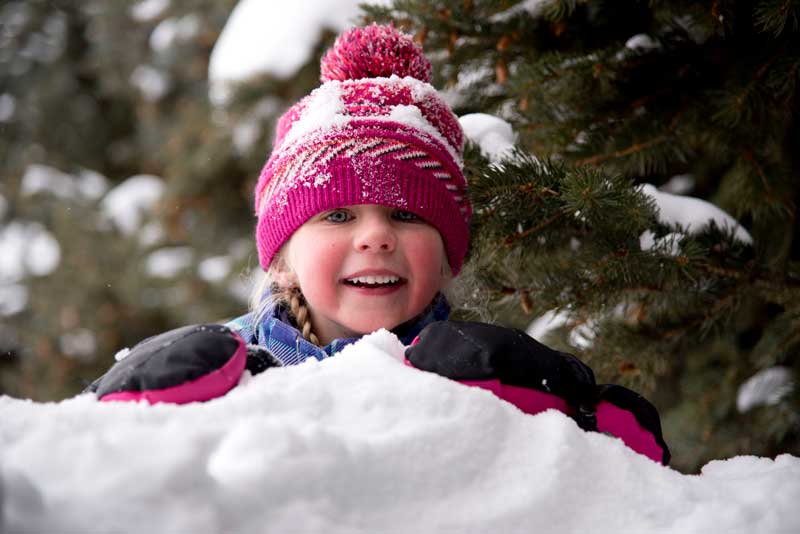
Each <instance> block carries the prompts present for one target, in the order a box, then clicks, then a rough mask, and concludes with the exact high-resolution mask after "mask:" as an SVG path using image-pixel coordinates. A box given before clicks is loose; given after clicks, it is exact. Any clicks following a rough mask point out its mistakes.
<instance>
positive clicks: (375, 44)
mask: <svg viewBox="0 0 800 534" xmlns="http://www.w3.org/2000/svg"><path fill="white" fill-rule="evenodd" d="M320 67H321V75H320V80H321V81H322V82H323V83H325V82H328V81H331V80H338V81H345V80H360V79H362V78H378V77H386V78H388V77H390V76H391V75H393V74H394V75H397V76H400V77H401V78H404V77H406V76H411V77H412V78H416V79H417V80H420V81H423V82H426V83H430V81H431V63H430V61H428V59H427V58H426V57H425V55H424V53H423V52H422V47H420V46H419V45H418V44H417V43H415V42H414V40H413V39H412V38H411V36H410V35H407V34H404V33H401V32H399V31H397V30H396V29H395V28H394V26H391V25H389V26H378V25H377V24H371V25H370V26H367V27H365V28H352V29H350V30H348V31H346V32H344V33H342V34H341V35H340V36H339V37H338V38H337V39H336V42H335V43H334V44H333V47H332V48H331V49H330V50H328V53H327V54H325V57H323V58H322V61H321V62H320Z"/></svg>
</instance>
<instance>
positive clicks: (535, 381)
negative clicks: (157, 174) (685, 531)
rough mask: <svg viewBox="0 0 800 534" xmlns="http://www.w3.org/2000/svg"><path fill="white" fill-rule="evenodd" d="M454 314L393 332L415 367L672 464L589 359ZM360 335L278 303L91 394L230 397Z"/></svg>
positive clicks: (646, 423) (646, 421) (656, 422)
mask: <svg viewBox="0 0 800 534" xmlns="http://www.w3.org/2000/svg"><path fill="white" fill-rule="evenodd" d="M449 311H450V308H449V306H448V304H447V301H446V300H445V299H444V298H443V297H438V298H437V299H435V300H434V303H433V304H432V305H431V306H429V307H428V309H426V310H425V312H423V314H421V315H420V316H419V317H417V318H416V319H414V320H412V321H409V322H408V323H404V324H403V325H400V326H399V327H397V328H395V329H394V330H393V332H394V333H395V334H396V335H397V336H398V338H399V339H400V340H401V341H402V342H403V344H405V345H407V346H408V348H407V350H406V364H407V365H410V366H412V367H415V368H418V369H421V370H425V371H430V372H434V373H437V374H440V375H442V376H445V377H448V378H451V379H453V380H457V381H459V382H461V383H463V384H466V385H468V386H473V387H480V388H483V389H487V390H489V391H491V392H492V393H494V394H495V395H496V396H497V397H499V398H501V399H503V400H506V401H508V402H510V403H511V404H514V405H515V406H516V407H517V408H519V409H520V410H522V411H523V412H525V413H529V414H536V413H539V412H542V411H544V410H547V409H555V410H559V411H561V412H563V413H565V414H567V415H569V416H570V417H572V418H573V419H574V420H575V421H576V423H577V424H578V425H579V426H580V427H581V428H583V429H584V430H588V431H599V432H603V433H606V434H609V435H612V436H616V437H618V438H620V439H622V440H623V442H624V443H625V444H626V445H628V447H630V448H631V449H633V450H635V451H637V452H639V453H640V454H643V455H645V456H647V457H649V458H651V459H653V460H655V461H658V462H661V463H663V464H665V465H666V464H667V463H669V459H670V452H669V448H668V447H667V444H666V443H665V441H664V439H663V436H662V433H661V423H660V419H659V415H658V412H657V411H656V409H655V407H653V405H652V404H650V403H649V402H648V401H647V400H645V399H644V398H643V397H641V396H640V395H638V394H636V393H634V392H633V391H631V390H629V389H626V388H624V387H622V386H618V385H613V384H605V385H597V384H596V383H595V379H594V373H593V372H592V370H591V369H590V368H589V367H588V366H587V365H585V364H584V363H583V362H581V361H580V360H578V359H577V358H575V357H574V356H572V355H570V354H567V353H563V352H558V351H555V350H552V349H550V348H548V347H546V346H544V345H542V344H541V343H539V342H537V341H536V340H534V339H533V338H531V337H529V336H527V335H526V334H525V333H524V332H521V331H519V330H514V329H509V328H503V327H499V326H494V325H488V324H485V323H473V322H459V321H449V320H446V319H447V316H448V314H449ZM357 339H358V338H349V339H337V340H335V341H333V342H332V343H330V344H329V345H328V346H326V347H324V348H320V347H317V346H315V345H313V344H312V343H310V342H308V341H306V340H305V339H304V338H303V337H302V335H301V334H300V332H299V331H298V330H297V329H296V328H295V325H294V324H293V323H292V321H291V319H290V317H289V315H288V312H287V310H286V309H285V308H284V307H281V306H277V307H275V308H273V309H272V310H270V312H269V313H267V314H265V315H264V317H263V318H262V319H261V320H260V321H259V322H258V324H255V321H254V315H253V314H247V315H243V316H241V317H239V318H237V319H234V320H233V321H231V322H229V323H227V324H226V325H195V326H187V327H183V328H179V329H176V330H171V331H169V332H166V333H164V334H161V335H158V336H155V337H152V338H149V339H146V340H144V341H142V342H141V343H139V344H138V345H136V346H135V347H133V349H131V351H130V353H129V355H128V356H126V357H125V358H124V359H122V360H121V361H119V362H117V364H115V365H114V366H113V367H112V368H111V369H110V370H109V371H108V372H107V373H106V374H105V375H103V376H101V377H100V378H98V379H97V380H95V382H93V383H92V384H91V385H90V386H89V388H87V391H91V392H95V393H96V394H97V396H98V398H99V399H100V400H103V401H112V400H128V401H130V400H146V401H148V402H150V403H156V402H172V403H179V404H180V403H187V402H194V401H204V400H209V399H213V398H216V397H219V396H222V395H224V394H225V393H227V392H228V391H229V390H230V389H231V388H233V387H234V386H235V385H236V384H237V383H238V381H239V379H240V377H241V374H242V372H244V370H245V369H247V370H249V371H250V372H251V373H253V374H256V373H260V372H263V371H264V370H266V369H268V368H270V367H276V366H283V365H293V364H297V363H300V362H302V361H305V360H306V359H308V358H312V357H313V358H315V359H317V360H323V359H325V358H330V357H333V356H335V355H336V354H337V353H338V352H339V351H340V350H341V349H342V348H344V347H345V346H347V345H349V344H351V343H353V342H355V341H357Z"/></svg>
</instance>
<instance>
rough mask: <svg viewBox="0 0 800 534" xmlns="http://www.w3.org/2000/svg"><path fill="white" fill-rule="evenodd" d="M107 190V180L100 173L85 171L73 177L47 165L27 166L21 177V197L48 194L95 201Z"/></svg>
mask: <svg viewBox="0 0 800 534" xmlns="http://www.w3.org/2000/svg"><path fill="white" fill-rule="evenodd" d="M107 190H108V180H107V179H106V177H105V176H103V175H102V174H100V173H97V172H94V171H90V170H86V169H84V170H83V171H81V173H80V175H78V176H73V175H71V174H67V173H65V172H61V171H60V170H58V169H56V168H54V167H50V166H49V165H40V164H33V165H28V167H27V168H26V169H25V174H23V175H22V181H21V184H20V191H21V192H22V194H23V195H36V194H40V193H48V194H51V195H53V196H55V197H58V198H61V199H65V200H66V199H75V198H86V199H90V200H95V199H98V198H100V197H101V196H103V194H105V192H106V191H107Z"/></svg>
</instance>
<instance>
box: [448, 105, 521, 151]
mask: <svg viewBox="0 0 800 534" xmlns="http://www.w3.org/2000/svg"><path fill="white" fill-rule="evenodd" d="M458 122H459V124H461V128H462V129H463V130H464V135H465V136H466V137H467V139H469V140H470V141H472V142H473V143H475V144H477V145H478V146H479V147H480V149H481V154H483V156H484V157H486V158H489V160H490V161H491V162H492V163H500V162H501V161H502V160H504V159H506V158H508V157H510V156H511V155H512V154H513V151H514V138H515V134H514V130H513V128H512V127H511V125H510V124H509V123H508V122H506V121H504V120H503V119H501V118H500V117H495V116H494V115H489V114H486V113H470V114H468V115H462V116H461V117H459V119H458Z"/></svg>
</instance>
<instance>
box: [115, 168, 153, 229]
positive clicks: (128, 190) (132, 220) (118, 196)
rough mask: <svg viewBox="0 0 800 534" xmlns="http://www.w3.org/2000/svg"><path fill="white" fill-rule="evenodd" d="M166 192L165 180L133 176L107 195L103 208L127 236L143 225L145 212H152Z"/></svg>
mask: <svg viewBox="0 0 800 534" xmlns="http://www.w3.org/2000/svg"><path fill="white" fill-rule="evenodd" d="M163 192H164V180H162V179H161V178H159V177H158V176H152V175H149V174H137V175H135V176H131V177H130V178H128V179H127V180H125V181H124V182H122V183H121V184H119V185H118V186H116V187H115V188H114V189H112V190H111V191H109V192H108V194H106V196H105V198H103V200H102V204H101V208H102V210H103V213H104V214H105V216H106V217H108V218H109V219H111V220H112V221H114V223H115V224H116V225H117V227H118V228H119V229H120V230H121V231H122V232H123V233H125V234H127V235H133V234H134V233H135V232H136V231H137V230H139V227H140V225H141V224H142V219H143V217H142V215H143V212H147V211H149V210H152V209H153V208H154V207H155V205H156V203H157V202H158V200H159V199H160V198H161V195H162V194H163Z"/></svg>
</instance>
